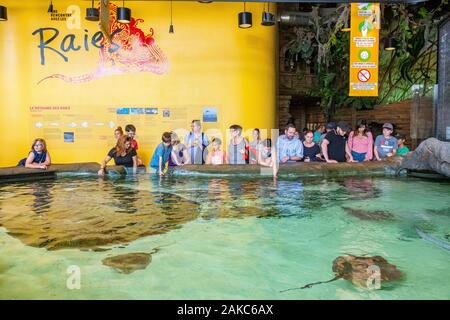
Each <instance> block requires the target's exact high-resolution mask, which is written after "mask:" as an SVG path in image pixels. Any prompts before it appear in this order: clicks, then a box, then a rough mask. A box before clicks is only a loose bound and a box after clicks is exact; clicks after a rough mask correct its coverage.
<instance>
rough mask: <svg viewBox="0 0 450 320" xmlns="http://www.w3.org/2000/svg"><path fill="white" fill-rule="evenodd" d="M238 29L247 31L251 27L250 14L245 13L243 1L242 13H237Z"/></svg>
mask: <svg viewBox="0 0 450 320" xmlns="http://www.w3.org/2000/svg"><path fill="white" fill-rule="evenodd" d="M238 19H239V28H243V29H247V28H250V27H251V26H252V13H251V12H247V11H245V1H244V11H243V12H239V15H238Z"/></svg>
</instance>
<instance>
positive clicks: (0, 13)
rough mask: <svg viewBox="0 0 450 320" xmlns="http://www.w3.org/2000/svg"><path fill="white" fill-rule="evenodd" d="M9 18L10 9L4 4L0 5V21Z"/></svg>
mask: <svg viewBox="0 0 450 320" xmlns="http://www.w3.org/2000/svg"><path fill="white" fill-rule="evenodd" d="M6 20H8V10H7V9H6V7H4V6H0V21H6Z"/></svg>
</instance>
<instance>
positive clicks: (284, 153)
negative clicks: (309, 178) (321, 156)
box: [277, 124, 303, 163]
mask: <svg viewBox="0 0 450 320" xmlns="http://www.w3.org/2000/svg"><path fill="white" fill-rule="evenodd" d="M296 131H297V130H296V129H295V126H294V125H293V124H288V125H287V126H286V129H285V130H284V134H283V135H282V136H279V137H278V141H277V146H278V160H279V161H280V163H287V162H297V161H300V160H302V158H303V144H302V142H301V141H300V139H298V138H296V137H295V132H296Z"/></svg>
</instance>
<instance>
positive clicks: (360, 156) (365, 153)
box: [347, 120, 373, 162]
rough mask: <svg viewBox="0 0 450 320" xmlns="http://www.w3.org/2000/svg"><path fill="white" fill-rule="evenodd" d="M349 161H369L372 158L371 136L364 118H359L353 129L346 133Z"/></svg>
mask: <svg viewBox="0 0 450 320" xmlns="http://www.w3.org/2000/svg"><path fill="white" fill-rule="evenodd" d="M347 144H348V148H349V149H350V162H362V161H370V160H372V158H373V137H372V133H371V132H370V131H369V128H368V127H367V122H366V120H359V121H358V123H357V125H356V128H355V130H353V131H352V132H350V134H349V135H348V141H347Z"/></svg>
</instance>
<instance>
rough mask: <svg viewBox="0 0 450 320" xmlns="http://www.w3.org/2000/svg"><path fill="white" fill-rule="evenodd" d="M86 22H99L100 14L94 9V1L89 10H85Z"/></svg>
mask: <svg viewBox="0 0 450 320" xmlns="http://www.w3.org/2000/svg"><path fill="white" fill-rule="evenodd" d="M86 20H89V21H99V20H100V14H99V12H98V9H97V8H94V0H92V6H91V8H86Z"/></svg>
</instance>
